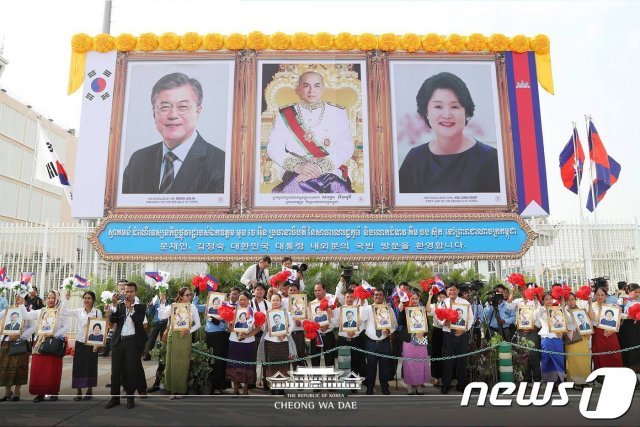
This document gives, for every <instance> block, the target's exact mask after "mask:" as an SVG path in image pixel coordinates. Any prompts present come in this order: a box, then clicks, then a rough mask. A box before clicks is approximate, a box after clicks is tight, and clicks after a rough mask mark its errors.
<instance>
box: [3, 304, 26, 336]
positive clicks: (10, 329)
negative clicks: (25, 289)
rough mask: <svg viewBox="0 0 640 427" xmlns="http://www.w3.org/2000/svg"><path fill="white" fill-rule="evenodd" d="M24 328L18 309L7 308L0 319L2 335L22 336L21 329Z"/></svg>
mask: <svg viewBox="0 0 640 427" xmlns="http://www.w3.org/2000/svg"><path fill="white" fill-rule="evenodd" d="M23 326H24V319H23V317H22V313H21V312H20V308H19V307H7V310H6V311H5V313H4V317H3V318H2V331H1V334H2V335H7V336H10V335H17V336H20V334H22V328H23Z"/></svg>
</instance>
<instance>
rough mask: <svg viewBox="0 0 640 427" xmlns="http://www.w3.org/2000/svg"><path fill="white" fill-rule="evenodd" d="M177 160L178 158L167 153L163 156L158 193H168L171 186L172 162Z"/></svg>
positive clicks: (171, 153)
mask: <svg viewBox="0 0 640 427" xmlns="http://www.w3.org/2000/svg"><path fill="white" fill-rule="evenodd" d="M176 160H178V156H176V155H175V154H173V152H171V151H169V152H168V153H167V154H165V155H164V173H163V174H162V182H160V192H161V193H168V192H169V191H170V190H171V186H172V185H173V178H174V176H173V175H174V172H173V162H175V161H176Z"/></svg>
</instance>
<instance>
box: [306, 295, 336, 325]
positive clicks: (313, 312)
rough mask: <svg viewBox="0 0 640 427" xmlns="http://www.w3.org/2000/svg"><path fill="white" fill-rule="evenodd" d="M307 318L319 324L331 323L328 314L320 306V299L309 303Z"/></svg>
mask: <svg viewBox="0 0 640 427" xmlns="http://www.w3.org/2000/svg"><path fill="white" fill-rule="evenodd" d="M309 318H310V319H311V320H313V321H314V322H316V323H317V324H319V325H320V326H329V323H331V321H330V320H329V314H328V313H327V312H326V311H325V310H322V308H321V307H320V301H314V302H310V303H309Z"/></svg>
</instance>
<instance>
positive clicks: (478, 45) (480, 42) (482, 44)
mask: <svg viewBox="0 0 640 427" xmlns="http://www.w3.org/2000/svg"><path fill="white" fill-rule="evenodd" d="M487 49H488V47H487V38H486V37H485V36H483V35H482V34H480V33H473V34H469V37H468V38H467V50H470V51H472V52H481V51H485V50H487Z"/></svg>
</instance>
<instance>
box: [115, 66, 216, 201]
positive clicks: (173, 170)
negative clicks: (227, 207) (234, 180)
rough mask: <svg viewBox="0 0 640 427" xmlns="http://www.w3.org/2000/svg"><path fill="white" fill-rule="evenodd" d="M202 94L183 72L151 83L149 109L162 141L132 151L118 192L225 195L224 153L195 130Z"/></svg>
mask: <svg viewBox="0 0 640 427" xmlns="http://www.w3.org/2000/svg"><path fill="white" fill-rule="evenodd" d="M202 96H203V95H202V86H201V85H200V82H199V81H198V80H196V79H194V78H190V77H189V76H187V75H186V74H183V73H171V74H167V75H166V76H164V77H162V78H161V79H160V80H158V81H157V82H156V84H155V85H154V86H153V89H152V91H151V108H152V111H153V118H154V121H155V125H156V129H157V130H158V132H159V133H160V135H161V136H162V141H161V142H158V143H156V144H153V145H150V146H148V147H145V148H142V149H140V150H137V151H136V152H135V153H133V155H132V156H131V158H130V159H129V164H128V165H127V167H126V168H125V170H124V176H123V179H122V193H123V194H163V193H164V194H194V193H224V168H225V157H224V156H225V153H224V151H222V150H221V149H219V148H217V147H214V146H213V145H211V144H209V143H208V142H206V141H205V140H204V139H203V138H202V136H200V134H199V133H198V131H196V124H197V122H198V118H199V117H200V113H201V112H202Z"/></svg>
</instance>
